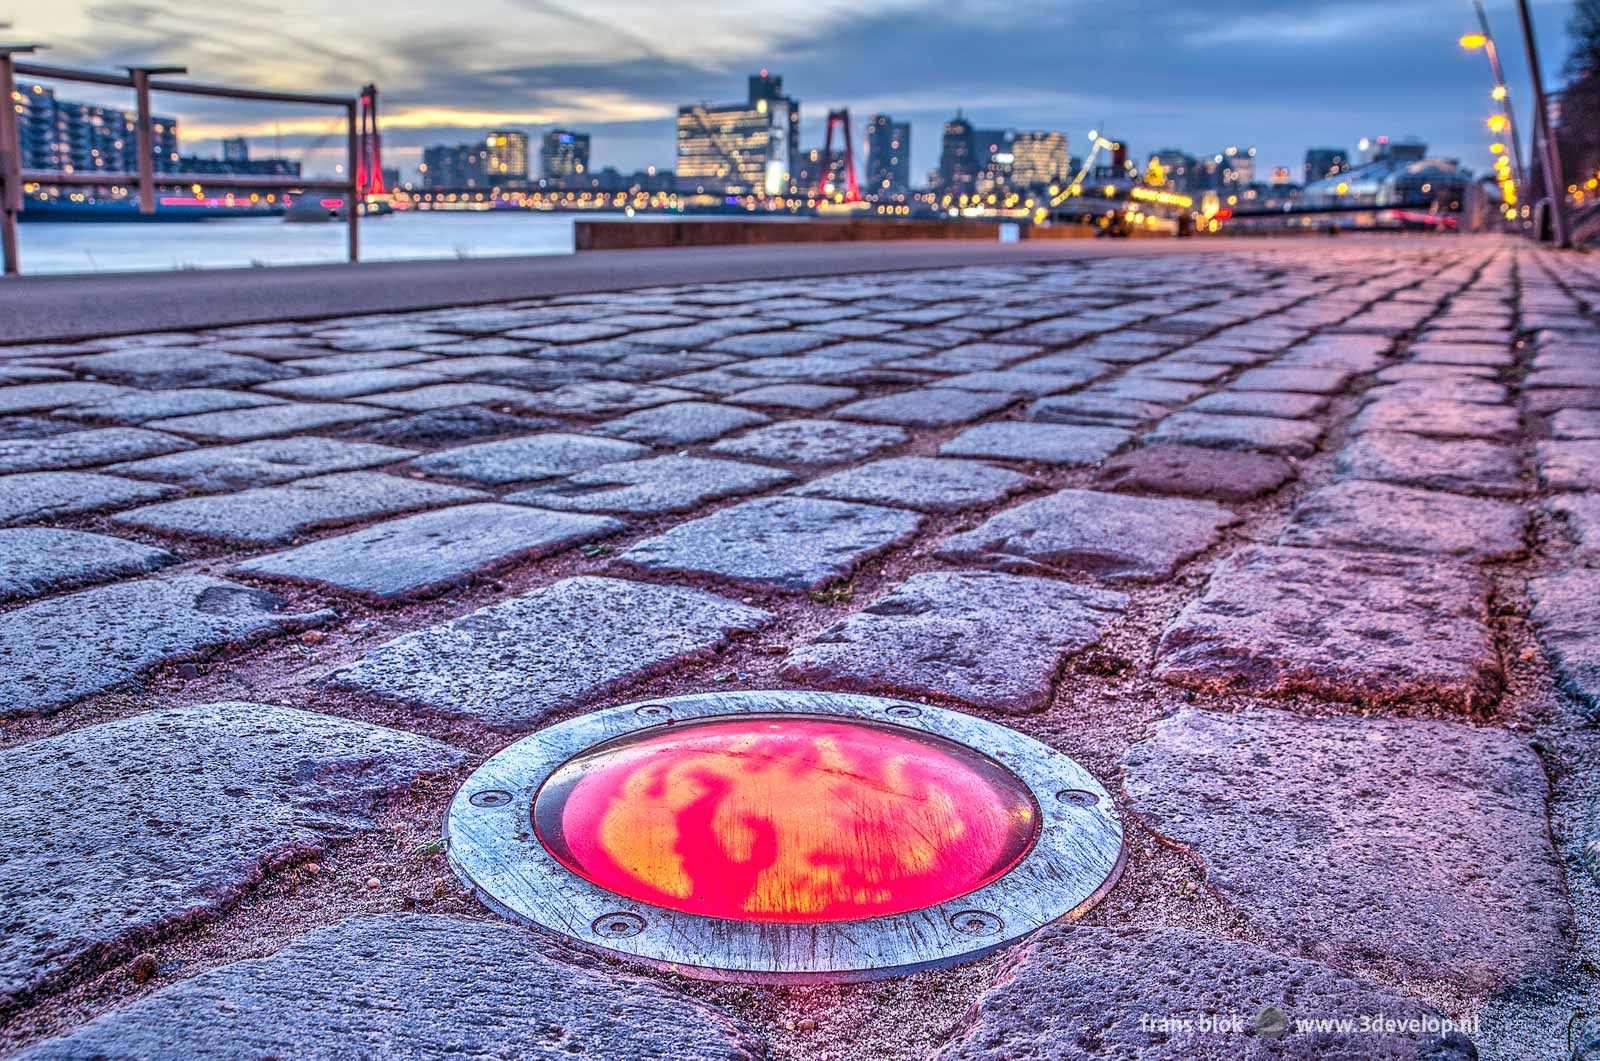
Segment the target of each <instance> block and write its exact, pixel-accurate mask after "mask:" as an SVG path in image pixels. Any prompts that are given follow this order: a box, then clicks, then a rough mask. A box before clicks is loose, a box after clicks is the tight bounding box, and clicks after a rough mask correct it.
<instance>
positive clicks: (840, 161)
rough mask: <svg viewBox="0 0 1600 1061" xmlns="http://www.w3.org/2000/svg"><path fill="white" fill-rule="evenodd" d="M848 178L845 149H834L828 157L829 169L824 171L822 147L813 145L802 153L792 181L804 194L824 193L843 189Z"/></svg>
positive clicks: (797, 189) (798, 190)
mask: <svg viewBox="0 0 1600 1061" xmlns="http://www.w3.org/2000/svg"><path fill="white" fill-rule="evenodd" d="M848 180H849V178H848V175H847V173H846V171H845V165H844V152H843V151H834V153H833V155H832V157H830V158H829V159H828V167H827V171H826V172H824V171H823V167H822V148H820V147H813V148H812V149H811V150H809V151H806V152H803V153H802V154H801V155H800V165H799V166H797V167H796V168H795V171H794V178H793V182H792V183H793V185H794V188H795V190H796V191H797V192H799V193H800V194H802V195H823V194H832V192H833V191H842V190H843V189H844V188H845V186H846V184H847V183H848ZM830 189H831V191H830Z"/></svg>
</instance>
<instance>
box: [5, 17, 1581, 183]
mask: <svg viewBox="0 0 1600 1061" xmlns="http://www.w3.org/2000/svg"><path fill="white" fill-rule="evenodd" d="M7 5H9V10H8V9H7ZM1533 11H1534V18H1535V21H1536V23H1537V24H1538V27H1539V31H1540V41H1541V46H1542V48H1543V49H1544V62H1545V68H1546V77H1547V79H1548V80H1552V81H1553V80H1554V79H1555V78H1556V77H1557V75H1558V73H1559V70H1560V66H1561V63H1562V60H1563V58H1564V57H1565V54H1566V51H1567V38H1566V35H1565V32H1564V26H1565V23H1566V20H1567V16H1568V12H1569V4H1568V3H1567V2H1566V0H1558V2H1543V3H1541V2H1535V3H1534V4H1533ZM1489 17H1490V20H1491V22H1492V24H1493V26H1494V27H1495V29H1496V30H1497V32H1498V33H1499V34H1500V36H1501V38H1502V40H1503V42H1504V47H1503V52H1504V55H1503V59H1504V60H1505V61H1506V65H1507V68H1508V75H1509V77H1510V79H1511V81H1512V94H1513V100H1514V102H1517V103H1518V104H1519V105H1524V112H1525V110H1526V107H1525V105H1526V104H1527V103H1528V102H1529V100H1530V93H1529V91H1528V88H1527V80H1526V75H1525V64H1524V63H1523V62H1522V60H1521V48H1520V37H1519V36H1518V34H1517V23H1516V20H1515V14H1514V8H1513V7H1512V6H1511V5H1510V4H1509V3H1507V2H1503V0H1494V2H1491V3H1490V4H1489ZM0 21H10V22H11V23H12V24H13V25H12V28H11V29H10V30H9V31H6V32H7V33H8V35H9V37H10V38H11V39H13V40H22V39H26V40H28V41H30V42H32V41H39V42H45V43H48V44H50V45H51V46H52V47H51V51H50V53H49V56H48V59H49V61H51V62H55V63H60V64H78V65H91V66H111V65H116V64H120V63H131V62H151V63H154V62H161V63H179V64H183V65H186V66H188V68H189V70H190V73H191V75H192V76H193V77H194V78H195V79H197V80H207V81H216V82H225V83H230V84H239V85H256V86H263V87H272V88H278V89H289V90H297V91H308V92H310V91H315V92H330V93H349V92H353V91H354V89H355V88H356V87H357V86H359V85H360V84H362V83H363V82H365V81H369V80H370V81H375V82H376V83H377V85H378V87H379V89H380V92H381V93H382V100H383V106H384V130H385V147H386V150H387V152H388V157H387V161H388V162H389V163H390V164H392V165H399V166H400V167H401V168H402V169H405V170H408V171H409V170H410V169H412V168H414V166H415V164H416V161H417V156H418V154H419V149H420V145H422V144H428V143H437V142H443V141H450V142H456V141H461V140H468V139H475V138H476V137H477V136H478V135H481V132H482V130H484V129H487V128H489V127H495V126H500V127H511V128H523V129H526V130H527V131H529V132H530V133H532V134H534V135H537V134H538V133H539V131H540V130H541V129H542V128H545V127H548V126H550V125H552V124H562V125H567V126H575V127H577V128H581V129H587V130H589V131H591V132H592V133H593V135H594V159H593V162H594V165H595V166H596V167H600V166H606V165H614V166H616V167H617V168H619V169H622V170H624V171H627V170H632V169H636V168H640V167H642V166H646V165H652V164H654V165H660V166H670V165H672V161H673V159H672V153H673V127H672V118H673V116H674V114H675V112H676V109H677V107H678V105H680V104H682V103H688V102H698V101H702V100H705V101H711V102H720V101H727V100H735V99H740V98H742V96H743V93H744V84H745V82H744V79H745V77H746V76H747V75H748V74H749V73H751V72H753V71H755V70H757V69H759V68H762V67H766V68H769V69H771V70H772V71H773V72H775V73H779V74H781V75H783V78H784V81H785V85H786V87H787V89H788V90H789V92H790V93H791V94H793V95H796V96H798V97H799V99H800V100H801V105H802V111H801V113H802V119H803V121H804V123H805V128H804V131H803V134H802V142H803V144H805V145H806V146H812V145H813V144H816V145H818V146H820V141H821V138H822V120H823V117H824V115H825V113H826V111H827V110H828V109H829V108H831V107H849V108H850V110H851V113H852V115H854V116H855V120H856V124H857V128H858V135H859V129H860V128H861V127H862V126H863V125H864V124H865V118H866V116H867V115H868V114H871V113H873V112H886V113H889V114H892V115H894V116H895V117H896V118H899V119H905V120H910V121H911V122H912V126H913V129H912V148H913V163H914V167H913V172H914V173H915V174H918V175H920V174H922V173H924V172H925V171H926V170H927V169H928V168H929V167H930V166H932V165H934V164H935V162H936V161H937V156H938V137H939V127H940V125H941V123H942V122H943V121H944V120H945V119H946V118H947V117H949V116H950V115H951V114H952V113H953V112H954V111H955V110H956V108H958V107H960V108H962V109H963V111H964V112H965V113H966V114H967V115H968V116H969V117H970V118H971V119H972V120H973V122H974V123H975V124H977V125H979V126H982V127H989V126H996V127H1003V126H1010V127H1016V128H1040V129H1061V130H1065V131H1066V132H1068V134H1069V135H1070V136H1071V138H1072V143H1073V149H1074V151H1077V150H1079V148H1080V147H1081V145H1082V144H1083V143H1084V141H1085V138H1086V134H1087V132H1088V130H1090V129H1093V128H1099V129H1102V130H1105V131H1106V132H1108V133H1110V134H1112V135H1116V136H1119V137H1121V138H1122V139H1124V140H1125V141H1127V142H1128V143H1129V144H1130V145H1131V146H1132V148H1133V150H1134V153H1135V156H1136V157H1139V158H1143V157H1145V156H1146V155H1147V154H1148V153H1149V152H1151V151H1154V150H1156V149H1158V148H1164V147H1179V148H1183V149H1185V150H1188V151H1191V152H1194V153H1199V154H1205V153H1213V152H1216V151H1218V150H1220V149H1221V148H1222V147H1224V146H1226V145H1228V144H1239V145H1249V144H1253V145H1255V146H1256V147H1258V149H1259V156H1258V172H1264V171H1263V170H1262V169H1261V167H1262V166H1265V167H1267V168H1270V167H1272V166H1275V165H1287V166H1292V167H1293V168H1294V170H1295V172H1296V174H1298V172H1299V163H1300V160H1301V158H1302V156H1303V155H1304V153H1305V149H1306V148H1307V147H1308V146H1314V145H1331V146H1349V147H1353V146H1354V144H1355V142H1356V141H1357V140H1358V139H1359V138H1360V137H1361V136H1363V135H1373V134H1379V133H1384V134H1388V135H1391V136H1394V137H1403V136H1417V137H1421V138H1423V139H1425V140H1427V141H1428V142H1429V143H1430V144H1431V145H1432V146H1433V149H1434V151H1435V152H1436V153H1439V154H1445V155H1450V156H1456V157H1459V158H1461V159H1462V160H1463V161H1465V162H1466V163H1467V164H1468V165H1470V166H1473V167H1474V168H1478V169H1480V170H1481V169H1486V168H1487V166H1488V162H1489V159H1490V155H1489V153H1488V143H1489V139H1490V138H1489V137H1488V135H1487V133H1486V132H1485V130H1484V126H1483V121H1484V119H1485V118H1486V117H1487V115H1488V113H1489V98H1488V92H1489V89H1490V87H1491V82H1490V76H1489V72H1488V69H1487V64H1486V63H1485V62H1484V59H1483V56H1482V54H1481V53H1473V54H1468V53H1465V52H1463V51H1462V50H1461V49H1460V48H1459V47H1458V46H1457V44H1456V38H1457V37H1458V36H1459V35H1460V34H1462V33H1465V32H1470V31H1473V30H1475V29H1476V19H1475V16H1474V14H1473V11H1472V6H1471V4H1470V2H1469V0H1299V2H1295V3H1288V2H1282V0H1213V2H1212V3H1209V4H1196V5H1177V4H1172V3H1159V2H1156V0H1115V2H1106V0H1044V2H1043V3H1038V2H1035V3H1031V4H1019V3H1014V2H1007V3H1002V2H999V0H956V2H954V3H950V2H948V0H855V2H849V3H847V2H841V0H766V2H765V3H761V4H750V3H742V2H731V0H700V2H697V3H694V4H681V3H674V2H671V0H667V2H660V0H654V2H652V0H449V2H446V0H382V2H373V3H356V2H349V0H233V2H231V3H227V4H222V5H208V4H203V5H195V4H192V3H176V2H172V0H47V2H40V0H0ZM63 94H64V95H68V96H78V97H85V96H88V97H95V98H101V97H97V96H96V94H95V93H93V92H85V91H79V90H73V91H69V92H64V93H63ZM158 106H160V107H162V108H164V109H165V110H167V111H168V112H170V113H176V114H177V115H178V116H179V118H180V129H181V130H182V132H183V135H184V145H183V146H184V149H185V150H196V149H198V150H201V151H202V152H206V153H215V143H214V138H215V137H217V136H221V135H228V134H236V133H244V134H247V135H251V136H253V137H256V138H258V139H257V140H256V142H255V143H254V145H253V146H254V150H255V152H256V153H257V154H266V153H269V149H270V147H271V145H272V143H273V138H274V137H275V136H276V137H278V138H280V139H279V142H280V143H282V144H283V145H285V148H286V152H285V153H289V154H294V153H298V152H300V151H303V150H305V149H306V148H307V147H308V146H309V147H316V146H318V145H321V146H322V150H321V152H320V153H319V154H317V155H316V156H313V158H314V160H315V163H318V164H320V163H322V162H323V160H325V159H332V158H333V157H334V156H333V151H332V149H331V148H330V147H329V146H328V145H329V143H330V142H331V135H330V134H332V133H334V132H335V131H336V130H337V129H338V128H339V122H338V121H337V120H333V119H330V118H328V117H327V116H325V115H318V114H316V113H314V112H294V111H289V110H284V109H282V108H277V107H263V106H260V105H240V104H228V105H212V106H210V107H205V106H203V105H199V104H196V103H195V102H193V101H191V100H189V99H187V98H173V97H168V98H166V99H158ZM1525 139H1526V137H1525ZM208 140H209V141H210V142H208ZM288 148H293V149H294V150H293V151H290V150H288Z"/></svg>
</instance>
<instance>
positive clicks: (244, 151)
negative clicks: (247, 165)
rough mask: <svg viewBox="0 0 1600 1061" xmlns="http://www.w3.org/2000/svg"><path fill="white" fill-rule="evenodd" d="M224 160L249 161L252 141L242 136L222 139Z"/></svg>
mask: <svg viewBox="0 0 1600 1061" xmlns="http://www.w3.org/2000/svg"><path fill="white" fill-rule="evenodd" d="M222 161H224V162H249V161H250V141H248V140H246V139H245V138H244V137H242V136H234V137H229V138H228V139H226V140H224V141H222Z"/></svg>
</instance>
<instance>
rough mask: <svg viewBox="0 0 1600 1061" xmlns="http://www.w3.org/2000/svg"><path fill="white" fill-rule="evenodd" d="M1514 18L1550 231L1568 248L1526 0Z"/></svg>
mask: <svg viewBox="0 0 1600 1061" xmlns="http://www.w3.org/2000/svg"><path fill="white" fill-rule="evenodd" d="M1517 14H1518V15H1519V16H1520V17H1521V19H1522V43H1523V45H1524V46H1525V47H1526V48H1527V49H1528V76H1529V77H1531V78H1533V102H1534V113H1533V117H1534V120H1535V121H1537V122H1538V123H1539V126H1538V127H1539V139H1540V141H1541V143H1540V146H1541V147H1542V148H1543V153H1544V158H1543V159H1541V160H1540V161H1542V162H1543V163H1544V187H1545V192H1546V193H1547V194H1548V195H1549V196H1550V228H1551V235H1552V236H1553V237H1554V242H1555V245H1556V246H1557V247H1565V246H1567V245H1568V240H1567V211H1566V203H1565V202H1563V197H1564V196H1565V194H1566V193H1565V191H1564V190H1563V189H1562V187H1561V180H1562V174H1561V148H1560V146H1559V145H1557V144H1556V137H1555V130H1553V129H1551V128H1550V106H1549V103H1548V102H1547V101H1546V100H1545V96H1544V73H1543V72H1542V71H1541V70H1540V68H1539V46H1538V45H1537V44H1536V43H1534V39H1533V15H1532V14H1530V13H1529V11H1528V0H1517Z"/></svg>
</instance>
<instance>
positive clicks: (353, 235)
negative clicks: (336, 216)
mask: <svg viewBox="0 0 1600 1061" xmlns="http://www.w3.org/2000/svg"><path fill="white" fill-rule="evenodd" d="M346 113H347V114H348V116H349V118H350V143H349V145H348V146H349V150H348V151H347V152H346V155H345V175H346V176H347V177H349V178H350V190H349V194H348V196H347V197H346V199H345V205H346V208H347V209H346V213H347V214H348V215H349V222H350V261H351V263H352V264H354V263H355V262H359V261H360V260H361V221H360V218H361V177H360V173H361V161H360V143H359V139H360V133H359V130H358V129H357V123H356V101H355V100H351V101H350V105H349V109H348V111H347V112H346Z"/></svg>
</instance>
